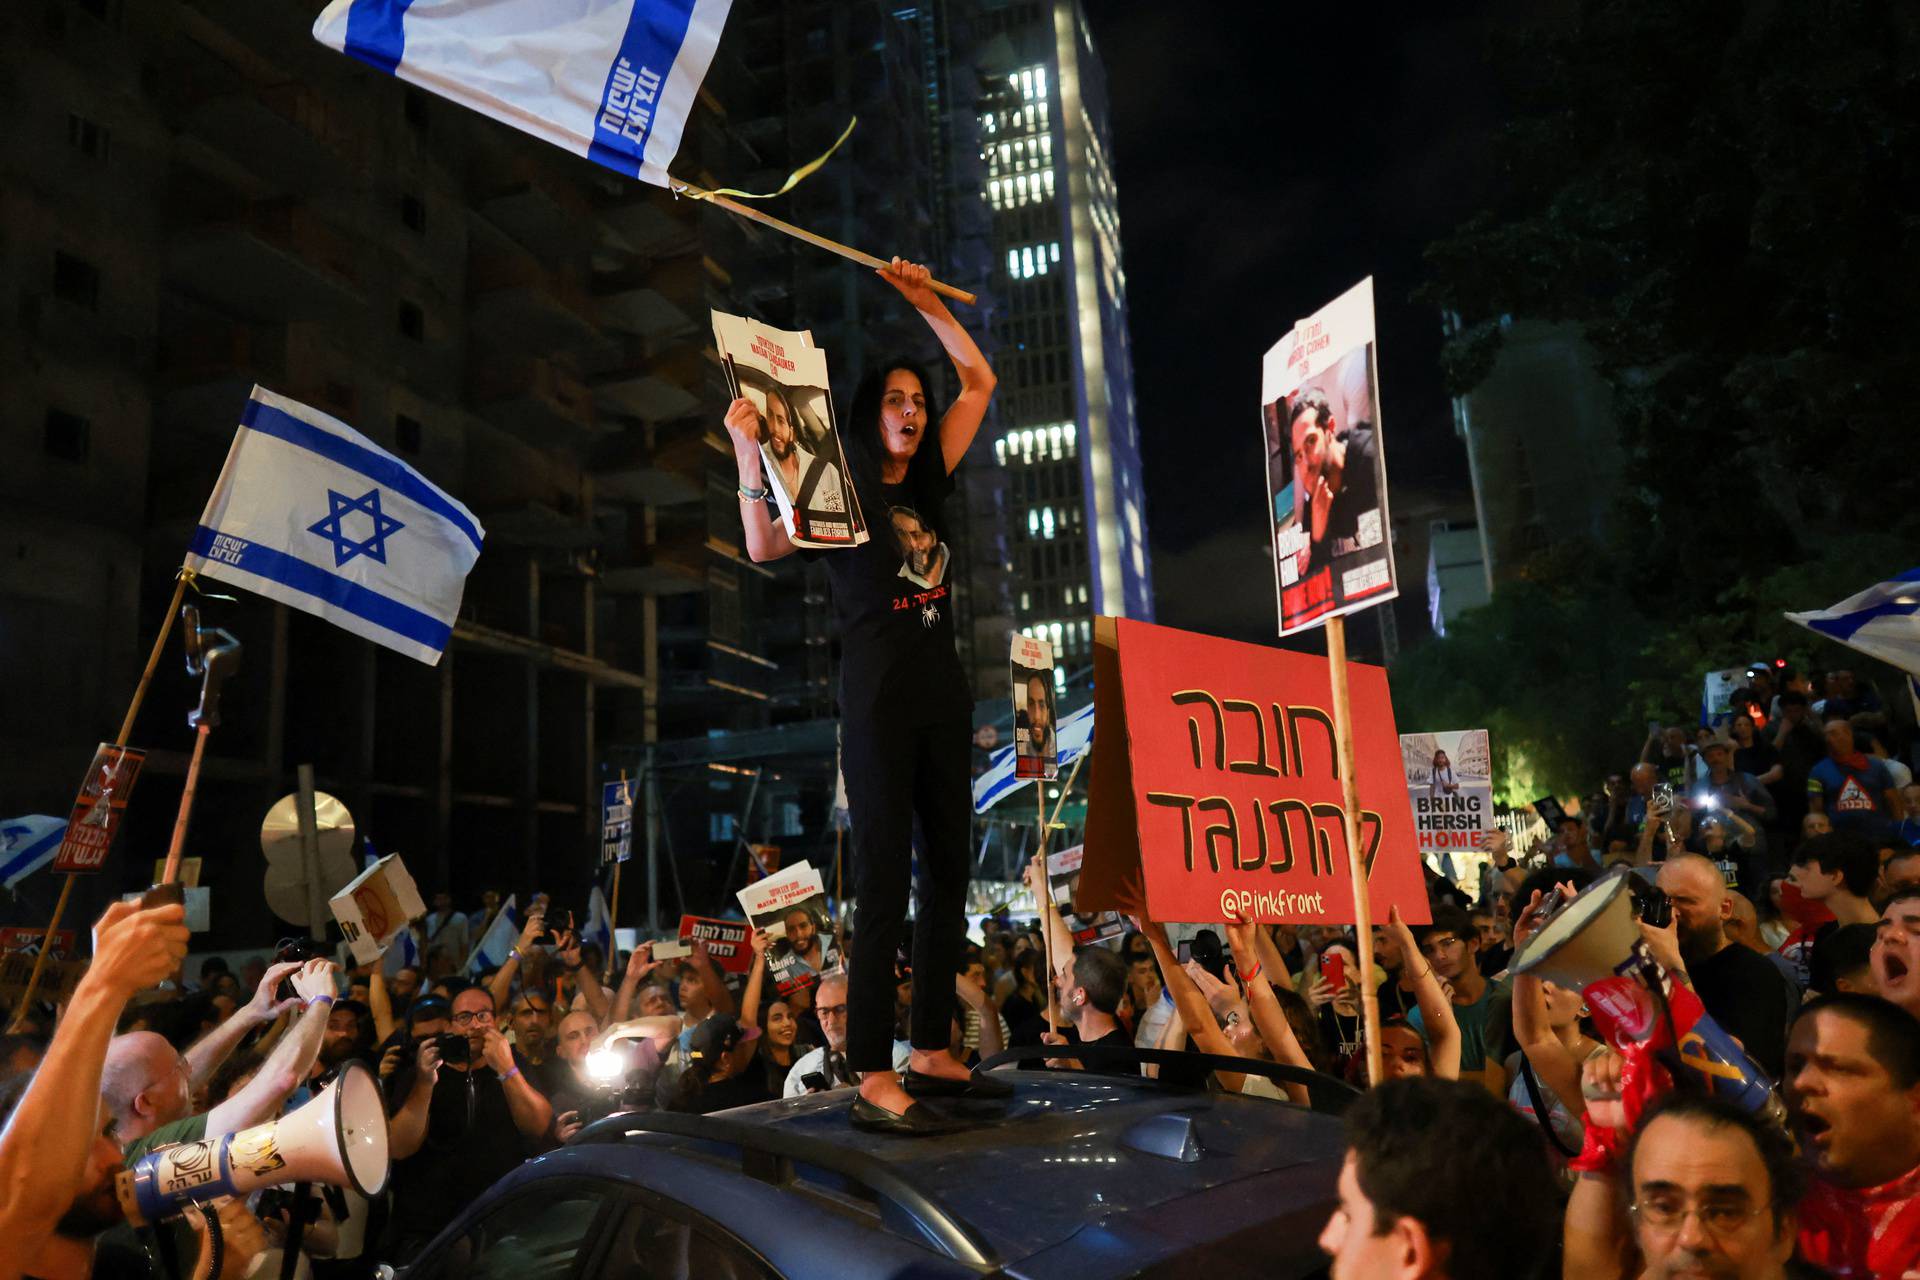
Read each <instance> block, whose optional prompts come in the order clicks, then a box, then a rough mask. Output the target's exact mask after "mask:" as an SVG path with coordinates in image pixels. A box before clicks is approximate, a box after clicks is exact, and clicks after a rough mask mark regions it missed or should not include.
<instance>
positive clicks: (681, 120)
mask: <svg viewBox="0 0 1920 1280" xmlns="http://www.w3.org/2000/svg"><path fill="white" fill-rule="evenodd" d="M729 3H730V0H332V3H331V4H329V5H328V6H327V7H326V9H325V10H323V11H322V12H321V14H320V17H319V18H318V19H317V20H316V21H315V22H314V24H313V38H314V39H315V40H318V41H319V42H320V43H321V44H324V45H326V46H328V47H329V48H333V49H338V50H340V51H341V52H342V53H345V54H349V55H351V56H352V57H355V58H358V59H359V60H360V61H362V62H364V63H366V64H367V65H369V66H371V67H374V68H375V69H377V70H379V71H383V72H385V73H386V74H388V75H390V76H398V77H399V78H400V79H402V80H406V81H409V82H411V83H413V84H417V85H419V86H420V87H421V88H423V89H427V90H430V91H432V92H434V93H437V94H439V95H440V96H441V97H443V98H451V99H452V100H453V101H455V102H458V103H460V104H461V105H463V106H466V107H471V108H472V109H473V110H475V111H478V112H480V113H481V114H483V115H488V116H492V117H493V118H494V119H495V120H498V121H500V122H501V123H503V124H509V125H512V126H513V127H514V128H516V129H520V130H523V131H525V132H527V133H530V134H532V135H534V136H535V137H536V138H542V139H544V140H546V141H548V142H551V143H552V144H554V145H555V146H557V147H563V148H565V149H566V150H568V151H571V152H573V153H574V154H575V155H578V156H585V157H586V158H587V159H589V160H592V161H594V162H595V163H596V164H602V165H605V166H606V167H607V168H609V169H613V170H616V171H617V172H620V173H623V174H626V175H628V176H629V177H638V178H642V179H644V180H646V181H648V182H651V183H655V184H657V185H659V186H663V187H664V186H666V185H667V166H668V165H669V164H671V163H672V162H673V157H674V153H675V152H676V151H678V150H679V149H680V135H681V132H682V131H683V130H684V129H685V128H686V123H687V115H688V113H689V112H690V111H691V110H692V109H693V103H694V99H695V98H696V97H697V96H698V94H699V92H700V82H701V81H702V80H703V79H705V78H706V74H707V67H708V65H709V64H710V63H711V62H712V61H713V51H714V47H715V46H716V45H717V44H719V42H720V29H721V28H722V27H724V26H725V25H726V21H727V10H728V7H729Z"/></svg>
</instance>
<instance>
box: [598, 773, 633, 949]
mask: <svg viewBox="0 0 1920 1280" xmlns="http://www.w3.org/2000/svg"><path fill="white" fill-rule="evenodd" d="M620 790H621V792H622V793H625V792H626V790H627V771H626V770H625V769H622V770H621V771H620ZM627 852H628V853H629V854H631V853H632V852H633V796H632V795H630V794H629V795H627ZM619 955H620V860H619V859H618V858H616V859H614V862H613V901H612V902H610V903H608V904H607V976H606V978H605V979H604V980H603V981H605V982H612V981H613V962H614V961H615V960H616V959H617V958H618V957H619Z"/></svg>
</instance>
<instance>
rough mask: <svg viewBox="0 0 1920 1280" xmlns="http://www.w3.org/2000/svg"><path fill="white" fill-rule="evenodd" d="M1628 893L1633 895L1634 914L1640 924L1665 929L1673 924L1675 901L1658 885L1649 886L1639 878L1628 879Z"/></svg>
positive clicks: (1631, 877)
mask: <svg viewBox="0 0 1920 1280" xmlns="http://www.w3.org/2000/svg"><path fill="white" fill-rule="evenodd" d="M1627 887H1628V891H1629V892H1630V893H1631V894H1632V895H1633V914H1634V915H1635V916H1636V917H1637V918H1638V919H1639V920H1640V923H1642V924H1647V925H1652V926H1653V927H1654V928H1656V929H1664V928H1666V927H1667V926H1668V925H1671V924H1672V923H1673V899H1672V898H1669V897H1668V896H1667V895H1666V891H1665V890H1663V889H1661V888H1660V887H1659V886H1658V885H1652V884H1648V883H1647V882H1646V881H1645V880H1644V879H1642V878H1641V877H1639V876H1628V877H1627Z"/></svg>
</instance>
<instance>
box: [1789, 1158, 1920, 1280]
mask: <svg viewBox="0 0 1920 1280" xmlns="http://www.w3.org/2000/svg"><path fill="white" fill-rule="evenodd" d="M1800 1256H1801V1257H1802V1258H1804V1259H1806V1260H1807V1261H1808V1262H1810V1263H1812V1264H1813V1265H1814V1266H1816V1267H1824V1268H1826V1269H1827V1271H1829V1272H1830V1273H1832V1274H1833V1275H1834V1276H1835V1277H1836V1280H1853V1278H1854V1277H1861V1278H1862V1280H1865V1278H1866V1277H1873V1278H1874V1280H1900V1278H1901V1277H1910V1276H1911V1277H1920V1166H1916V1167H1915V1168H1913V1169H1910V1170H1908V1171H1907V1172H1906V1173H1904V1174H1902V1175H1900V1176H1899V1177H1898V1178H1895V1179H1894V1180H1893V1181H1892V1182H1886V1183H1882V1184H1881V1185H1879V1186H1877V1187H1866V1188H1863V1189H1861V1190H1857V1191H1856V1190H1851V1189H1849V1188H1846V1187H1836V1186H1834V1185H1833V1184H1832V1183H1830V1182H1822V1181H1821V1180H1820V1179H1818V1178H1815V1179H1814V1180H1813V1185H1812V1187H1811V1188H1809V1190H1808V1191H1807V1194H1806V1196H1805V1197H1804V1198H1803V1199H1802V1200H1801V1201H1800Z"/></svg>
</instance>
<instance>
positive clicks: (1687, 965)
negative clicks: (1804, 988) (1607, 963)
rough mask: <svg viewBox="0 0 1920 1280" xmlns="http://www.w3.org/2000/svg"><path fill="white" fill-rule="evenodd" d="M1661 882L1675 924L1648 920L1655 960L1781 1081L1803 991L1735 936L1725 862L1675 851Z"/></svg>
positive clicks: (1645, 928)
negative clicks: (1791, 1020) (1791, 1022)
mask: <svg viewBox="0 0 1920 1280" xmlns="http://www.w3.org/2000/svg"><path fill="white" fill-rule="evenodd" d="M1656 883H1657V884H1658V885H1659V887H1660V890H1661V891H1662V892H1663V893H1665V894H1666V895H1667V897H1668V898H1669V899H1670V900H1671V901H1672V904H1673V922H1672V924H1670V925H1668V926H1666V927H1664V928H1657V927H1655V926H1654V925H1652V924H1649V923H1647V922H1646V921H1645V920H1642V921H1641V922H1640V933H1641V936H1642V937H1644V938H1645V939H1646V941H1647V946H1648V949H1649V950H1651V951H1652V953H1653V958H1654V959H1656V960H1658V961H1659V962H1660V963H1661V964H1662V965H1664V966H1665V967H1666V968H1667V970H1668V971H1669V972H1670V973H1672V974H1673V975H1674V977H1675V979H1676V981H1681V982H1685V983H1687V985H1689V986H1691V987H1692V988H1693V989H1694V991H1695V993H1697V994H1698V995H1699V997H1700V1003H1701V1004H1703V1005H1705V1006H1706V1009H1707V1012H1708V1013H1709V1014H1711V1015H1712V1016H1713V1020H1714V1021H1715V1022H1717V1023H1719V1024H1720V1026H1721V1028H1722V1029H1723V1030H1725V1031H1726V1033H1727V1034H1728V1035H1730V1036H1732V1037H1734V1038H1735V1039H1737V1040H1738V1041H1740V1043H1741V1045H1742V1046H1744V1047H1745V1049H1746V1051H1747V1053H1748V1055H1749V1056H1751V1057H1752V1058H1753V1060H1754V1061H1755V1062H1756V1063H1758V1064H1759V1066H1760V1069H1761V1070H1763V1071H1765V1072H1766V1073H1767V1074H1768V1075H1770V1076H1772V1077H1774V1078H1775V1079H1778V1078H1779V1076H1780V1064H1781V1061H1782V1059H1783V1058H1784V1057H1785V1056H1786V1043H1787V1017H1788V1014H1789V1013H1790V1012H1791V1011H1792V1009H1793V1008H1794V1007H1795V1006H1796V1005H1798V1004H1799V1001H1800V996H1799V992H1798V991H1796V990H1795V989H1794V987H1793V984H1792V983H1791V982H1789V981H1788V980H1787V979H1786V978H1785V977H1784V976H1783V975H1782V974H1781V972H1780V970H1779V969H1777V968H1775V967H1774V966H1773V964H1771V963H1770V962H1769V961H1768V960H1767V958H1766V957H1765V956H1762V955H1760V954H1759V953H1758V952H1756V951H1753V950H1751V949H1749V948H1747V947H1737V946H1734V945H1733V944H1732V943H1731V942H1729V941H1728V940H1727V934H1726V921H1727V919H1728V918H1729V917H1730V916H1732V914H1733V903H1732V902H1731V901H1730V900H1729V899H1728V898H1727V882H1726V880H1725V878H1724V877H1722V876H1721V874H1720V868H1718V867H1716V866H1714V865H1713V863H1712V862H1710V861H1708V860H1707V859H1705V858H1703V857H1701V856H1700V855H1699V854H1694V853H1682V854H1675V855H1674V856H1673V857H1671V858H1669V859H1667V861H1666V862H1665V863H1663V864H1661V867H1660V875H1659V879H1658V880H1657V881H1656Z"/></svg>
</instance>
